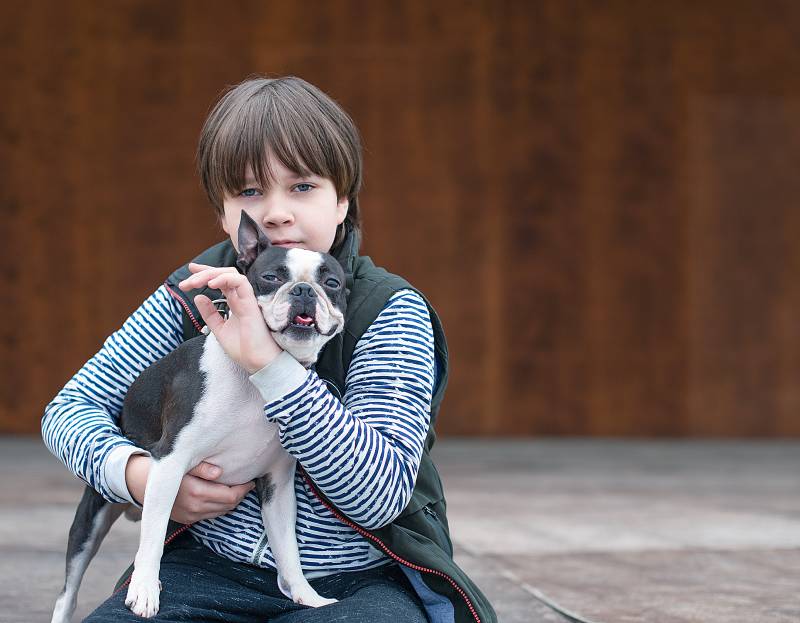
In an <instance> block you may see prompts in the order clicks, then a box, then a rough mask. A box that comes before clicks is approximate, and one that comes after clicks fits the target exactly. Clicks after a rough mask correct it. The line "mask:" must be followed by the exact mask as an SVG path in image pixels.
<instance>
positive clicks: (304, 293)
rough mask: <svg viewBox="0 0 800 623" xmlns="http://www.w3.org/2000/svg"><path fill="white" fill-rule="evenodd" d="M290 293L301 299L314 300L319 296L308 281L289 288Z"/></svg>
mask: <svg viewBox="0 0 800 623" xmlns="http://www.w3.org/2000/svg"><path fill="white" fill-rule="evenodd" d="M289 294H291V295H292V296H296V297H297V298H299V299H300V300H301V301H302V300H304V299H307V300H314V299H316V298H317V293H316V292H314V288H312V287H311V285H310V284H308V283H298V284H297V285H296V286H295V287H294V288H292V289H291V290H289Z"/></svg>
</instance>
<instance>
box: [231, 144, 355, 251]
mask: <svg viewBox="0 0 800 623" xmlns="http://www.w3.org/2000/svg"><path fill="white" fill-rule="evenodd" d="M267 157H268V158H269V162H268V164H269V166H270V170H271V171H272V172H273V173H274V176H275V180H274V181H273V183H272V185H271V186H270V188H261V187H260V186H259V184H258V182H257V181H256V179H255V176H254V175H253V171H252V170H251V168H250V167H249V166H248V167H247V169H246V170H245V188H244V189H242V191H241V192H239V193H238V194H237V195H235V196H230V195H228V194H227V193H226V195H225V199H224V201H223V205H224V208H225V215H224V218H223V219H222V229H224V230H225V233H226V234H228V236H230V239H231V242H232V243H233V246H234V248H235V249H236V250H237V251H238V250H239V247H238V244H239V240H238V232H239V220H240V218H241V213H242V210H244V211H245V212H246V213H247V214H248V215H249V216H250V217H251V218H252V219H253V220H254V221H255V222H256V223H257V224H258V225H259V226H260V227H261V228H262V229H263V230H264V232H265V233H266V234H267V238H269V241H270V242H271V243H272V244H276V243H278V244H279V246H283V247H299V248H302V249H308V250H310V251H318V252H321V253H327V252H328V251H330V248H331V245H332V244H333V239H334V237H335V236H336V226H337V225H339V224H340V223H341V222H342V221H344V219H345V216H346V215H347V205H348V200H347V197H344V198H343V199H339V198H337V196H336V189H335V188H334V186H333V182H332V181H331V180H329V179H328V178H325V177H319V176H316V175H310V176H302V177H301V176H298V175H297V174H296V173H295V172H294V171H292V170H291V169H288V168H286V167H285V166H284V165H283V164H282V163H281V162H280V160H278V159H277V158H274V157H273V156H272V155H271V154H268V155H267ZM285 241H291V242H289V243H287V242H285Z"/></svg>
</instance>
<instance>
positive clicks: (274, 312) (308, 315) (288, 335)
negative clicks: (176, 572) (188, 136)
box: [52, 212, 347, 623]
mask: <svg viewBox="0 0 800 623" xmlns="http://www.w3.org/2000/svg"><path fill="white" fill-rule="evenodd" d="M238 240H239V255H238V259H237V265H238V267H239V269H240V270H241V272H242V273H244V274H245V275H246V276H247V279H248V281H249V282H250V283H251V284H252V286H253V290H254V292H255V295H256V299H257V300H258V303H259V306H260V308H261V311H262V314H263V316H264V321H265V323H266V324H267V326H268V327H269V330H270V333H271V334H272V336H273V337H274V338H275V341H276V342H277V343H278V345H279V346H281V348H283V349H284V350H286V351H288V352H289V353H290V354H292V355H293V356H294V357H295V358H296V359H297V360H298V361H299V362H300V363H302V364H304V365H306V366H308V365H311V364H312V363H313V362H314V361H316V358H317V357H318V356H319V352H320V350H321V349H322V347H323V346H324V345H325V343H326V342H327V341H328V340H330V339H331V338H332V337H333V336H334V335H336V334H337V333H338V332H340V331H341V330H342V328H343V327H344V311H345V305H346V300H347V290H346V288H345V275H344V270H343V269H342V266H341V265H340V264H339V262H338V261H337V260H336V259H335V258H333V257H332V256H330V255H328V254H324V253H317V252H315V251H308V250H305V249H298V248H284V247H278V246H272V245H270V242H269V239H268V238H267V236H266V235H265V234H264V232H262V231H261V229H260V228H259V227H258V225H257V224H256V223H255V222H254V221H253V220H252V219H251V218H250V217H249V216H248V215H247V214H245V213H244V212H242V218H241V222H240V224H239V231H238ZM119 425H120V429H121V430H122V432H123V434H124V435H125V436H127V437H128V438H129V439H131V440H132V441H133V442H134V443H135V444H136V445H137V446H139V447H141V448H144V449H146V450H148V451H149V452H150V453H151V455H152V459H153V463H152V465H151V468H150V474H149V476H148V479H147V488H146V492H145V497H144V504H143V506H142V512H141V520H142V523H141V534H140V539H139V549H138V551H137V553H136V558H135V561H134V572H133V575H132V577H131V582H130V586H129V587H128V594H127V597H126V599H125V604H126V605H127V606H128V607H129V608H130V609H131V610H132V611H133V612H135V613H136V614H138V615H140V616H143V617H151V616H154V615H155V614H156V613H157V612H158V608H159V591H160V583H159V579H158V574H159V568H160V565H161V555H162V553H163V549H164V538H165V535H166V530H167V522H168V520H169V516H170V513H171V512H172V506H173V504H174V502H175V497H176V495H177V492H178V488H179V486H180V483H181V480H182V478H183V476H184V475H185V474H186V473H187V472H188V471H189V470H191V469H192V468H193V467H194V466H195V465H197V464H199V463H200V462H201V461H208V462H209V463H213V464H215V465H218V466H220V467H221V468H222V476H221V478H220V482H223V483H225V484H239V483H244V482H248V481H250V480H255V481H256V491H257V492H258V495H259V499H260V502H261V516H262V519H263V521H264V528H265V531H266V534H267V539H268V542H269V547H270V549H271V551H272V553H273V555H274V558H275V563H276V566H277V571H278V585H279V587H280V590H281V591H282V592H283V593H284V594H285V595H286V596H287V597H289V598H290V599H292V600H293V601H295V602H297V603H299V604H305V605H308V606H313V607H318V606H323V605H326V604H329V603H333V602H334V601H335V600H333V599H326V598H324V597H321V596H320V595H319V594H317V592H316V591H315V590H314V589H313V588H312V587H311V585H310V584H309V583H308V581H307V580H306V579H305V577H304V576H303V572H302V569H301V567H300V556H299V553H298V548H297V540H296V535H295V519H296V513H297V511H296V501H295V493H294V476H295V467H296V460H295V459H294V458H293V457H292V456H291V455H289V454H288V453H287V452H286V451H285V450H284V449H283V447H282V446H281V444H280V441H279V438H278V425H277V424H274V423H270V422H268V421H267V420H266V419H265V417H264V398H263V396H262V395H261V394H260V392H259V391H258V390H257V389H256V387H255V386H254V385H253V384H252V383H251V382H250V379H249V375H248V373H247V371H246V370H244V369H243V368H242V367H240V366H239V365H238V364H237V363H235V362H234V361H233V360H232V359H230V358H229V357H228V355H227V354H226V353H225V351H224V350H223V349H222V347H221V346H220V344H219V342H218V341H217V339H216V338H215V337H214V335H213V333H211V334H204V335H199V336H197V337H195V338H193V339H190V340H187V341H186V342H184V343H183V344H181V345H180V346H179V347H178V348H176V349H175V350H174V351H172V352H171V353H169V354H168V355H167V356H165V357H164V358H163V359H161V360H160V361H157V362H156V363H154V364H153V365H151V366H150V367H148V368H147V369H145V370H144V371H143V372H142V373H141V375H140V376H139V377H138V378H137V379H136V380H135V381H134V383H133V384H132V385H131V387H130V389H129V391H128V393H127V395H126V396H125V401H124V405H123V409H122V414H121V415H120V421H119ZM126 510H127V511H128V512H127V513H126V514H127V515H129V516H134V515H135V514H136V512H137V511H138V509H137V508H135V507H132V505H130V504H112V503H109V502H107V501H106V500H105V499H104V498H102V497H100V495H99V494H98V493H97V492H96V491H95V490H94V489H92V488H91V487H87V488H86V490H85V491H84V494H83V498H82V500H81V502H80V504H79V506H78V510H77V512H76V514H75V520H74V522H73V524H72V528H71V529H70V533H69V544H68V547H67V572H66V581H65V584H64V590H63V591H62V593H61V595H60V596H59V598H58V601H57V602H56V606H55V610H54V612H53V618H52V621H53V622H54V623H55V622H63V623H66V622H67V621H69V618H70V616H71V615H72V613H73V611H74V609H75V604H76V602H77V593H78V588H79V587H80V583H81V580H82V578H83V575H84V572H85V571H86V568H87V566H88V565H89V562H90V561H91V559H92V557H93V556H94V554H95V553H96V552H97V549H98V547H99V546H100V542H101V541H102V540H103V538H104V537H105V535H106V534H107V533H108V530H109V528H110V527H111V525H112V524H113V523H114V521H116V519H117V518H119V516H120V515H121V514H122V513H123V512H125V511H126Z"/></svg>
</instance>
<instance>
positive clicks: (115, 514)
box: [52, 486, 129, 623]
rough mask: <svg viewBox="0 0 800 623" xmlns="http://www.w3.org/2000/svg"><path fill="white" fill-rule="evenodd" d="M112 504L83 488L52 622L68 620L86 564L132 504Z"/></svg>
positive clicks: (90, 489) (70, 531)
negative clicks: (65, 570)
mask: <svg viewBox="0 0 800 623" xmlns="http://www.w3.org/2000/svg"><path fill="white" fill-rule="evenodd" d="M128 506H129V505H128V504H112V503H111V502H108V501H107V500H106V499H104V498H103V497H102V496H101V495H100V494H99V493H97V491H95V490H94V489H92V488H91V487H88V486H87V487H86V489H84V491H83V497H82V498H81V501H80V504H78V509H77V510H76V511H75V519H74V520H73V521H72V527H71V528H70V529H69V543H68V544H67V572H66V578H65V580H64V589H63V590H62V591H61V594H60V595H59V596H58V599H57V600H56V605H55V608H54V609H53V618H52V623H68V622H69V620H70V617H71V616H72V613H73V612H74V610H75V605H76V604H77V602H78V589H79V588H80V586H81V580H83V574H84V573H85V572H86V568H87V567H88V566H89V563H90V562H91V561H92V558H94V555H95V554H96V553H97V550H98V548H99V547H100V543H102V542H103V539H104V538H105V536H106V534H108V530H109V529H110V528H111V526H112V525H113V523H114V522H115V521H116V520H117V519H118V518H119V516H120V515H121V514H122V513H123V512H124V511H125V509H126V508H127V507H128Z"/></svg>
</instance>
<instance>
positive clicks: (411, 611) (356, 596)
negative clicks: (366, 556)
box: [84, 533, 428, 623]
mask: <svg viewBox="0 0 800 623" xmlns="http://www.w3.org/2000/svg"><path fill="white" fill-rule="evenodd" d="M159 577H160V579H161V583H162V585H163V590H162V591H161V599H160V608H159V611H158V614H157V615H156V616H155V617H153V618H150V619H143V618H141V617H139V616H136V615H135V614H134V613H133V612H131V611H130V610H129V609H128V608H127V607H126V606H125V596H126V595H127V593H128V586H127V584H126V585H125V586H123V587H122V588H121V589H120V590H118V591H117V592H116V593H114V595H112V596H111V597H109V598H108V599H107V600H106V601H105V602H103V603H102V604H101V605H100V606H99V607H98V608H97V609H96V610H95V611H94V612H92V613H91V614H90V615H89V616H88V617H87V618H86V619H84V623H103V622H106V621H114V622H117V621H132V622H133V621H135V622H136V623H142V621H153V622H154V623H155V622H157V621H196V622H199V621H204V622H205V621H225V622H228V623H256V622H257V623H267V622H269V623H300V622H301V621H302V622H303V623H306V622H308V623H311V622H317V621H319V622H322V621H337V622H339V621H363V622H365V623H366V622H369V623H376V622H380V621H387V622H388V621H392V622H395V621H404V622H409V623H426V622H427V620H428V619H427V617H426V615H425V611H424V610H423V608H422V604H421V603H420V601H419V598H418V597H417V595H416V593H415V592H414V589H413V588H412V587H411V584H410V583H409V581H408V580H407V579H406V577H405V575H404V574H403V572H402V571H401V570H400V569H399V568H398V567H397V566H396V565H390V566H386V567H380V568H378V569H370V570H368V571H356V572H348V573H335V574H332V575H328V576H325V577H323V578H317V579H312V580H309V583H310V584H311V586H313V587H314V589H315V590H316V591H317V592H318V593H319V594H320V595H322V596H323V597H332V598H335V599H338V600H339V601H338V602H337V603H335V604H331V605H329V606H323V607H321V608H309V607H308V606H300V605H297V604H296V603H294V602H292V601H291V600H290V599H288V598H287V597H286V596H284V594H283V593H281V592H280V590H279V589H278V582H277V575H276V574H275V572H274V571H272V570H269V569H260V568H257V567H253V566H252V565H246V564H243V563H237V562H233V561H231V560H228V559H227V558H224V557H222V556H219V555H218V554H216V553H214V552H212V551H211V550H210V549H208V548H207V547H205V546H203V545H201V544H200V543H198V542H197V541H195V540H194V539H193V538H192V537H191V535H189V534H188V533H185V534H183V535H181V536H180V537H179V539H178V540H177V541H176V542H175V544H174V547H171V548H170V549H168V550H167V551H166V552H165V553H164V556H163V557H162V559H161V570H160V574H159Z"/></svg>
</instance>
